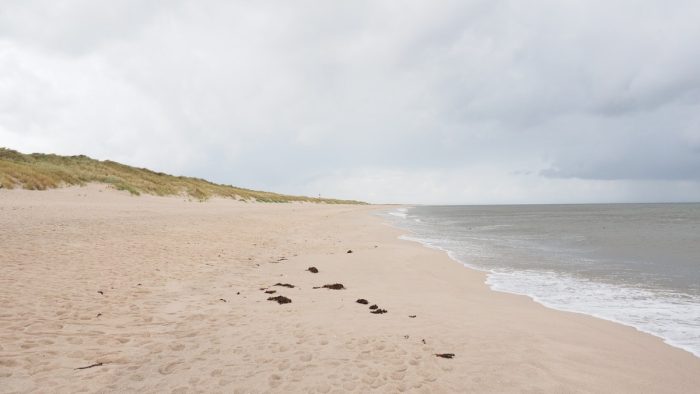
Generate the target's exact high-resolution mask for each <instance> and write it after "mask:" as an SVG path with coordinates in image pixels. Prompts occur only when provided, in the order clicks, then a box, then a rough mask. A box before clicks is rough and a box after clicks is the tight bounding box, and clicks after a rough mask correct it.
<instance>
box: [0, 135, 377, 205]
mask: <svg viewBox="0 0 700 394" xmlns="http://www.w3.org/2000/svg"><path fill="white" fill-rule="evenodd" d="M91 182H97V183H106V184H109V185H112V187H114V188H115V189H117V190H125V191H128V192H129V193H131V194H133V195H137V196H138V195H140V194H141V193H144V194H154V195H158V196H168V195H179V194H184V195H188V196H190V197H193V198H196V199H198V200H206V199H208V198H209V197H213V196H220V197H228V198H234V199H238V200H243V201H249V200H250V201H253V200H254V201H260V202H293V201H305V202H315V203H318V202H320V203H326V204H363V203H362V202H359V201H348V200H334V199H325V198H324V199H319V198H312V197H304V196H287V195H283V194H276V193H269V192H261V191H255V190H248V189H242V188H238V187H234V186H229V185H219V184H216V183H212V182H209V181H206V180H204V179H198V178H190V177H184V176H173V175H168V174H163V173H161V172H154V171H151V170H148V169H145V168H136V167H131V166H127V165H124V164H120V163H116V162H113V161H110V160H105V161H99V160H95V159H91V158H89V157H87V156H83V155H80V156H59V155H52V154H42V153H32V154H23V153H20V152H17V151H14V150H11V149H6V148H0V188H7V189H13V188H15V187H22V188H24V189H30V190H45V189H52V188H57V187H62V186H69V185H85V184H87V183H91Z"/></svg>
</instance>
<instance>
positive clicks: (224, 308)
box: [0, 185, 700, 393]
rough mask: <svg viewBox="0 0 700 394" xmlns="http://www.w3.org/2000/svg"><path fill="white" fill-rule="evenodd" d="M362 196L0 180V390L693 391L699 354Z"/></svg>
mask: <svg viewBox="0 0 700 394" xmlns="http://www.w3.org/2000/svg"><path fill="white" fill-rule="evenodd" d="M377 209H378V207H367V206H342V205H340V206H326V205H312V204H280V205H277V204H251V203H242V202H236V201H231V200H216V199H214V200H212V201H208V202H206V203H199V202H189V201H186V200H183V199H181V198H176V197H153V196H141V197H131V196H129V195H128V194H126V193H123V192H116V191H114V190H107V189H105V188H104V187H103V186H94V185H93V186H88V187H84V188H66V189H58V190H51V191H43V192H36V191H24V190H13V191H7V190H0V264H2V267H1V268H2V275H0V392H3V393H13V392H81V391H83V392H166V393H187V392H206V393H210V392H320V393H327V392H350V391H357V392H368V391H373V390H374V391H379V392H401V391H408V392H470V391H471V392H530V393H536V392H691V391H693V390H697V387H700V359H697V358H695V357H694V356H692V355H690V354H689V353H687V352H684V351H682V350H678V349H675V348H672V347H670V346H667V345H665V344H663V343H662V342H661V340H659V339H658V338H655V337H652V336H649V335H646V334H642V333H639V332H637V331H635V330H634V329H632V328H628V327H624V326H620V325H616V324H613V323H609V322H604V321H600V320H597V319H594V318H589V317H586V316H583V315H576V314H571V313H563V312H556V311H552V310H548V309H546V308H544V307H541V306H539V305H538V304H535V303H534V302H532V301H530V300H529V299H527V298H525V297H519V296H514V295H509V294H502V293H496V292H492V291H490V290H488V288H486V286H485V285H484V284H483V280H484V277H483V275H482V274H481V273H478V272H474V271H471V270H468V269H465V268H462V267H461V266H459V265H458V264H456V263H454V262H452V261H450V260H449V259H448V258H447V257H446V256H445V255H444V254H443V253H441V252H438V251H434V250H430V249H426V248H423V247H422V246H420V245H418V244H414V243H411V242H407V241H401V240H399V239H398V238H397V237H398V236H399V235H400V232H399V231H398V230H395V229H393V228H390V227H388V226H387V225H385V224H383V223H382V221H381V220H380V219H379V218H377V217H374V216H372V215H371V213H372V212H373V210H377ZM348 250H352V252H353V253H347V251H348ZM309 267H315V268H317V270H318V272H317V273H313V272H310V271H309V270H308V269H309ZM276 283H281V284H291V285H293V286H294V287H293V288H291V287H285V286H275V284H276ZM336 283H340V284H343V287H344V289H341V290H334V289H329V288H323V287H322V286H324V285H327V284H336ZM314 287H321V288H317V289H314ZM273 290H274V293H266V291H273ZM277 296H283V297H286V298H288V299H290V300H291V303H286V304H279V303H278V302H276V301H270V300H268V298H270V297H277ZM358 299H366V300H367V301H368V304H367V305H365V304H360V303H357V302H356V301H357V300H358ZM373 304H376V305H377V308H376V309H384V310H386V312H387V313H383V314H372V313H370V309H369V307H370V306H371V305H373ZM376 309H375V310H376ZM409 316H415V317H409ZM445 353H454V355H455V356H454V358H452V359H449V358H441V357H436V354H445ZM86 367H87V368H86ZM81 368H84V369H81Z"/></svg>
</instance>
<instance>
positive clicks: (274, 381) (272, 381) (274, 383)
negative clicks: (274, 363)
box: [268, 374, 282, 388]
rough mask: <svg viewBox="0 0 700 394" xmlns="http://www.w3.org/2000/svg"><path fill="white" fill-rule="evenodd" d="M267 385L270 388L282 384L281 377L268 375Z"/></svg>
mask: <svg viewBox="0 0 700 394" xmlns="http://www.w3.org/2000/svg"><path fill="white" fill-rule="evenodd" d="M268 384H269V385H270V387H272V388H275V387H277V386H279V385H280V384H282V376H280V375H277V374H272V375H270V377H269V378H268Z"/></svg>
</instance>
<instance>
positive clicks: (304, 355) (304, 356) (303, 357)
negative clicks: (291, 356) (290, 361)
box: [299, 353, 313, 362]
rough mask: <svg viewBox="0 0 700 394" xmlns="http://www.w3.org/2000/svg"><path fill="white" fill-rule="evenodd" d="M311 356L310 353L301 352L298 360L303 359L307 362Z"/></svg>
mask: <svg viewBox="0 0 700 394" xmlns="http://www.w3.org/2000/svg"><path fill="white" fill-rule="evenodd" d="M312 358H313V356H312V355H311V354H309V353H307V354H302V355H301V357H299V360H301V361H304V362H309V361H311V359H312Z"/></svg>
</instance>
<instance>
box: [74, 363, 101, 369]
mask: <svg viewBox="0 0 700 394" xmlns="http://www.w3.org/2000/svg"><path fill="white" fill-rule="evenodd" d="M102 365H103V364H102V363H94V364H90V365H88V366H87V367H78V368H76V369H88V368H95V367H101V366H102Z"/></svg>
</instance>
